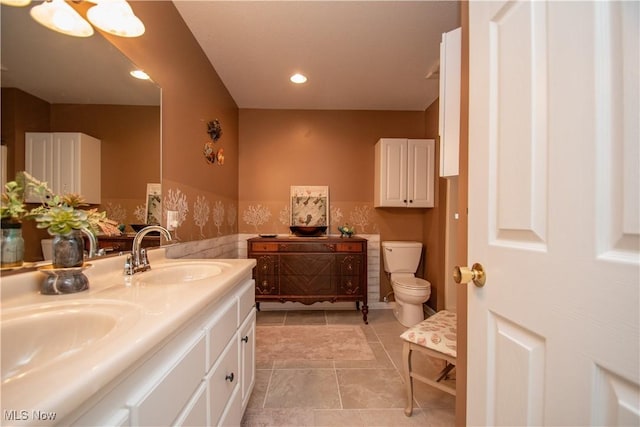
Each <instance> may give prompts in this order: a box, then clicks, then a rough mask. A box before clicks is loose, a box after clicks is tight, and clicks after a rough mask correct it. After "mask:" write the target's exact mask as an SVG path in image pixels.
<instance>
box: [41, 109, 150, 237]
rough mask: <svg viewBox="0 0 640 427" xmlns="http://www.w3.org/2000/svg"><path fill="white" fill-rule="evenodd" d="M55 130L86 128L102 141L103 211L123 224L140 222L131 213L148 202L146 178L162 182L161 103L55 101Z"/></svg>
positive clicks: (52, 116) (82, 130)
mask: <svg viewBox="0 0 640 427" xmlns="http://www.w3.org/2000/svg"><path fill="white" fill-rule="evenodd" d="M51 130H52V131H54V132H83V133H86V134H87V135H91V136H93V137H95V138H98V139H99V140H100V141H101V142H102V144H101V150H100V151H101V168H102V178H101V190H102V205H101V206H100V209H101V210H106V211H107V213H108V214H110V218H113V219H116V217H117V216H118V215H115V216H114V215H112V213H113V214H115V213H116V212H115V210H116V208H117V207H120V208H122V209H123V210H126V213H127V216H126V217H125V218H124V219H120V218H117V219H118V220H119V221H120V222H121V223H122V224H131V223H137V222H139V221H137V220H136V219H135V217H134V215H133V213H134V211H135V209H136V207H137V206H140V205H142V206H144V203H145V198H146V190H147V183H149V182H160V107H159V106H133V105H77V104H54V105H52V106H51Z"/></svg>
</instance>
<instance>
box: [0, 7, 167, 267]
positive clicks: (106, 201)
mask: <svg viewBox="0 0 640 427" xmlns="http://www.w3.org/2000/svg"><path fill="white" fill-rule="evenodd" d="M1 8H2V10H1V15H0V18H1V25H0V30H1V50H2V76H1V79H0V83H1V85H2V98H1V100H2V162H1V163H0V164H1V170H0V180H2V185H3V187H4V182H6V180H9V181H10V180H12V179H13V178H14V176H15V173H16V172H17V171H20V170H24V169H25V134H26V133H27V132H80V133H84V134H87V135H90V136H92V137H94V138H97V139H99V140H100V141H101V152H100V164H101V173H100V189H101V197H100V203H99V204H98V205H96V207H98V208H99V209H100V210H106V211H107V213H108V215H109V217H110V218H113V219H114V220H116V221H118V222H119V223H121V224H124V225H125V232H127V233H128V234H133V230H132V228H131V227H130V224H140V223H144V222H146V221H145V214H146V212H145V209H146V208H145V203H146V197H147V187H148V185H149V184H157V183H160V182H161V176H160V151H161V150H160V146H161V141H160V88H159V87H158V86H157V85H155V84H154V83H153V82H152V81H148V80H147V81H145V80H138V79H135V78H133V77H131V75H130V74H129V73H130V71H132V70H133V69H135V66H134V64H132V63H131V62H130V61H129V60H128V59H127V58H126V57H125V56H124V55H123V54H122V53H121V52H120V51H119V50H118V49H117V48H115V47H114V46H113V45H111V43H109V42H108V41H107V40H106V39H105V38H103V37H102V36H101V35H100V34H99V33H97V32H96V33H95V34H94V35H93V36H91V37H88V38H76V37H71V36H66V35H63V34H59V33H56V32H54V31H51V30H49V29H47V28H45V27H43V26H41V25H39V24H38V23H36V22H35V21H34V20H33V19H32V18H31V17H30V16H29V9H30V7H10V6H5V5H2V6H1ZM152 77H153V76H152ZM32 225H33V224H25V226H24V229H23V235H24V239H25V261H27V262H33V261H39V260H42V259H43V253H42V247H41V243H40V241H41V240H42V239H47V238H49V236H48V235H47V233H46V231H44V230H37V229H36V228H35V226H32ZM125 237H127V236H125ZM101 244H102V243H101ZM103 247H105V248H106V249H107V250H108V251H109V250H113V251H116V252H117V251H120V250H127V239H126V238H125V239H124V240H121V241H114V242H111V243H108V244H106V245H103Z"/></svg>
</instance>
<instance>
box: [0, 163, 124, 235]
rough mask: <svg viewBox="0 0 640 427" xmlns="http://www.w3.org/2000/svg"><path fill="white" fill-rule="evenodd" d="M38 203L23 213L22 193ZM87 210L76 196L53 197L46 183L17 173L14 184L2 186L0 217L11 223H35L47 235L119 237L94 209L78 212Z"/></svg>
mask: <svg viewBox="0 0 640 427" xmlns="http://www.w3.org/2000/svg"><path fill="white" fill-rule="evenodd" d="M25 188H29V189H30V191H31V192H32V194H35V195H36V196H37V197H38V198H39V199H40V205H39V206H37V207H35V208H33V209H31V210H27V209H26V207H25V204H24V189H25ZM81 206H88V205H87V204H86V203H85V202H84V199H83V198H82V196H81V195H79V194H72V193H71V194H64V195H58V194H53V192H52V191H51V189H49V186H48V185H47V183H46V182H41V181H38V180H37V179H35V178H34V177H33V176H31V175H29V174H28V173H26V172H19V173H18V175H17V176H16V180H15V181H11V182H8V183H7V184H6V185H5V192H4V193H3V194H2V205H1V209H2V210H1V211H0V214H1V217H2V219H9V220H10V221H13V222H20V221H22V220H24V219H29V220H35V221H36V226H37V227H38V228H46V229H47V231H48V232H49V234H51V235H62V234H68V233H70V232H71V231H73V230H82V229H87V230H89V231H90V232H92V233H93V234H97V233H98V232H103V233H105V234H109V235H111V234H120V231H119V230H118V228H117V223H116V222H115V221H112V220H110V219H109V218H107V214H106V212H98V211H97V209H89V210H84V209H79V207H81Z"/></svg>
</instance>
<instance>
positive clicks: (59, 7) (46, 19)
mask: <svg viewBox="0 0 640 427" xmlns="http://www.w3.org/2000/svg"><path fill="white" fill-rule="evenodd" d="M29 13H30V14H31V17H32V18H33V19H35V20H36V21H37V22H38V23H39V24H42V25H44V26H45V27H47V28H49V29H50V30H53V31H57V32H59V33H62V34H66V35H68V36H75V37H89V36H91V35H92V34H93V27H91V25H89V23H88V22H87V21H85V20H84V19H83V18H82V16H80V14H79V13H78V12H76V11H75V9H73V8H72V7H71V6H69V5H68V4H67V3H66V2H65V1H64V0H50V1H45V2H44V3H42V4H39V5H37V6H34V7H33V8H31V11H30V12H29Z"/></svg>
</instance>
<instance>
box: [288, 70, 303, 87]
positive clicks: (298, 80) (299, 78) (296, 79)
mask: <svg viewBox="0 0 640 427" xmlns="http://www.w3.org/2000/svg"><path fill="white" fill-rule="evenodd" d="M289 80H291V81H292V82H293V83H297V84H301V83H304V82H306V81H307V77H306V76H303V75H302V74H300V73H296V74H294V75H293V76H291V77H289Z"/></svg>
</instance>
